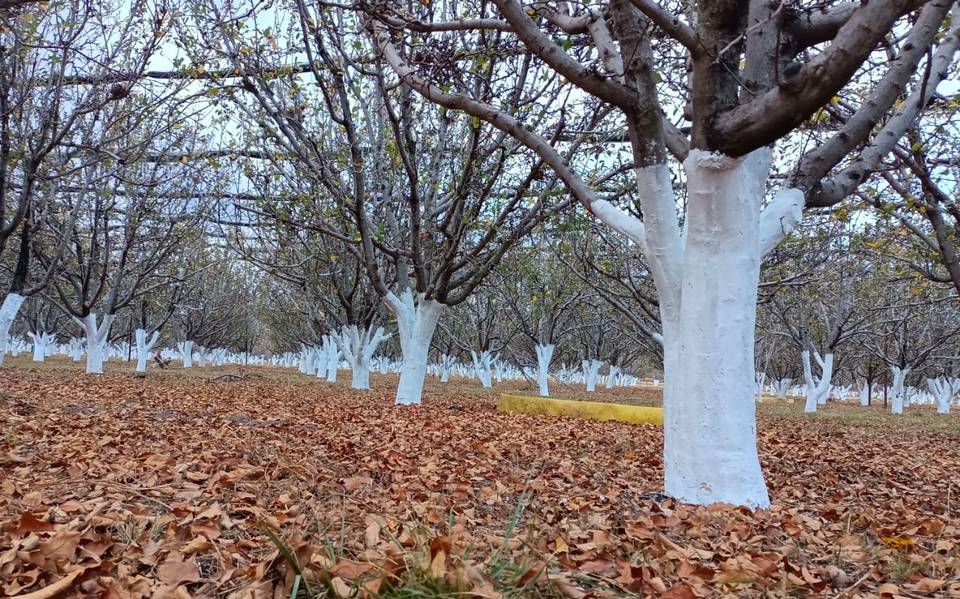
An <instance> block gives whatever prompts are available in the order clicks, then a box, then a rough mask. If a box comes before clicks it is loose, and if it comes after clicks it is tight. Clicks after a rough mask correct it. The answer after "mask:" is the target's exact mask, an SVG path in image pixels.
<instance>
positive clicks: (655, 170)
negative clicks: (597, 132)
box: [590, 148, 804, 507]
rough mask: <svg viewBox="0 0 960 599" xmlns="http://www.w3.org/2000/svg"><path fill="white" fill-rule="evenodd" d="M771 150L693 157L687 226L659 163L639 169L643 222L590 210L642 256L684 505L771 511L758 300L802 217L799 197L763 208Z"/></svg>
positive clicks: (668, 476) (673, 481)
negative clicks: (655, 307) (767, 265)
mask: <svg viewBox="0 0 960 599" xmlns="http://www.w3.org/2000/svg"><path fill="white" fill-rule="evenodd" d="M771 155H772V152H771V150H770V149H769V148H761V149H759V150H755V151H753V152H751V153H750V154H748V155H747V156H745V157H742V158H731V157H728V156H722V155H719V154H714V153H709V152H704V151H701V150H692V151H690V153H689V154H688V156H687V158H686V160H684V164H683V166H684V170H685V171H686V175H687V210H686V218H685V220H684V226H685V231H681V230H680V226H679V223H678V219H677V216H676V209H677V199H676V197H675V196H674V194H673V189H672V183H671V178H672V177H671V172H670V168H669V167H668V166H667V165H655V166H648V167H643V168H640V169H638V170H637V184H638V188H639V194H640V202H641V205H642V208H643V213H644V220H643V222H641V221H640V220H639V219H637V218H635V217H633V216H631V215H629V214H627V213H625V212H623V211H621V210H619V209H617V208H616V207H614V206H613V205H612V204H610V203H609V202H607V201H605V200H597V201H594V202H593V203H592V204H591V206H590V208H591V212H593V213H594V214H595V215H596V216H597V217H599V218H600V219H601V220H602V221H603V222H604V223H605V224H607V225H608V226H610V227H611V228H613V229H615V230H617V231H619V232H621V233H623V234H625V235H627V236H628V237H629V238H630V239H631V240H633V241H634V243H636V244H637V245H638V246H639V247H640V249H641V250H642V251H643V253H644V255H645V256H646V257H647V258H648V261H649V263H650V269H651V274H652V275H653V279H654V282H655V283H656V287H657V294H658V296H659V303H660V317H661V318H660V320H661V322H662V327H663V330H662V336H663V353H664V379H665V381H664V390H663V394H664V399H663V408H664V450H663V461H664V490H665V492H666V493H667V494H669V495H672V496H673V497H676V498H678V499H680V500H681V501H686V502H689V503H697V504H709V503H713V502H718V501H720V502H726V503H732V504H736V505H749V506H757V507H767V506H769V504H770V500H769V496H768V494H767V489H766V484H765V483H764V480H763V473H762V472H761V470H760V460H759V458H758V456H757V439H756V436H757V435H756V433H757V429H756V402H755V401H754V398H753V395H754V378H753V375H754V341H755V330H754V329H755V324H756V296H757V285H758V283H759V278H760V262H761V258H762V256H763V254H765V253H766V252H768V251H770V250H772V249H773V248H774V247H776V246H777V244H778V243H779V242H780V241H781V240H782V239H783V237H784V236H785V235H786V234H787V233H788V232H789V231H790V230H791V229H792V228H793V227H794V226H796V224H797V223H799V222H800V220H801V219H802V209H803V204H804V196H803V192H801V191H800V190H798V189H793V188H784V189H781V190H780V191H778V192H777V194H776V195H775V196H774V197H773V199H772V201H771V202H770V203H769V205H767V206H766V207H765V208H763V210H761V208H760V207H761V205H762V203H763V200H764V196H765V192H766V189H765V183H766V179H767V175H768V174H769V171H770V163H771Z"/></svg>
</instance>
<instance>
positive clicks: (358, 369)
mask: <svg viewBox="0 0 960 599" xmlns="http://www.w3.org/2000/svg"><path fill="white" fill-rule="evenodd" d="M386 339H389V335H385V334H384V332H383V327H378V328H377V329H376V331H374V330H372V329H364V330H361V329H360V327H358V326H357V325H355V324H354V325H350V326H346V327H343V330H341V331H340V334H339V335H338V336H336V337H335V340H336V341H337V342H338V343H339V345H340V348H341V349H342V350H343V356H344V358H345V359H346V360H347V361H348V362H350V368H351V380H350V388H351V389H369V388H370V362H371V361H372V360H373V355H374V354H375V353H376V352H377V347H379V345H380V343H381V342H383V341H384V340H386Z"/></svg>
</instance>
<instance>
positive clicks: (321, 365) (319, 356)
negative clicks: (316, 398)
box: [313, 340, 327, 380]
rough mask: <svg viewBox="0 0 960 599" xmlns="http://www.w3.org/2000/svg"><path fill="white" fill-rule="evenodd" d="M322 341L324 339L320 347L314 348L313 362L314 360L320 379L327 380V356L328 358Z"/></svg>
mask: <svg viewBox="0 0 960 599" xmlns="http://www.w3.org/2000/svg"><path fill="white" fill-rule="evenodd" d="M322 343H323V341H322V340H321V345H320V347H315V348H313V362H314V369H315V370H316V372H315V373H314V374H316V376H317V378H318V379H324V380H326V378H327V358H326V354H325V353H324V349H323V345H322Z"/></svg>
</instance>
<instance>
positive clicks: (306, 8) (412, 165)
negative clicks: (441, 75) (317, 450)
mask: <svg viewBox="0 0 960 599" xmlns="http://www.w3.org/2000/svg"><path fill="white" fill-rule="evenodd" d="M252 4H255V3H252ZM202 5H203V7H204V10H203V11H198V12H199V13H200V14H199V16H198V19H199V20H200V21H201V22H200V27H199V29H201V30H203V31H212V32H215V34H216V35H215V37H214V36H207V37H206V38H203V39H202V40H199V41H196V42H195V43H192V47H195V48H197V50H196V51H197V53H198V58H197V59H195V62H196V61H200V57H202V58H203V59H204V60H209V61H218V63H219V62H225V63H226V64H228V65H230V66H231V67H232V69H231V70H230V72H233V73H241V77H240V82H239V84H238V85H235V86H232V87H229V88H227V87H226V86H224V88H223V89H224V90H225V95H226V96H228V97H229V98H230V99H231V101H232V102H234V105H235V106H236V107H237V108H238V110H241V111H243V114H245V115H249V120H250V122H252V123H256V124H257V126H258V134H262V135H263V137H264V138H265V139H264V144H265V145H266V146H267V147H266V148H265V155H267V156H270V157H272V158H271V162H270V166H271V168H272V169H273V171H272V172H273V174H275V175H276V177H275V178H276V179H278V180H281V181H283V182H284V183H285V184H286V185H287V186H288V188H289V189H295V190H299V189H300V188H301V187H304V186H305V187H308V188H309V189H308V191H307V193H306V194H303V195H299V194H298V197H300V198H302V199H303V200H305V201H308V202H313V203H314V204H316V207H317V208H318V212H324V211H325V212H327V213H328V216H327V217H326V218H325V220H324V221H323V222H315V223H302V222H298V221H295V220H292V219H289V218H285V217H284V218H281V220H283V221H286V222H289V223H290V224H292V225H294V226H308V225H310V226H312V227H313V228H314V230H316V231H318V232H323V233H325V234H327V235H331V236H333V237H335V238H337V239H340V240H342V241H346V242H350V243H349V244H348V245H347V246H346V248H347V249H348V250H349V251H350V252H352V253H353V254H354V255H355V256H356V257H357V258H359V259H360V260H362V263H363V264H364V265H365V268H366V272H367V276H368V277H369V279H370V281H371V283H372V285H373V288H374V289H375V290H376V292H377V294H378V295H379V296H380V297H381V298H382V300H383V302H384V303H385V304H386V306H387V307H388V308H389V309H390V311H391V312H392V313H393V314H394V316H395V317H396V319H397V327H398V338H399V343H400V347H401V354H402V360H401V369H400V382H399V384H398V387H397V394H396V401H397V403H399V404H417V403H420V401H421V397H422V393H423V382H424V377H425V374H426V369H427V359H428V355H429V349H430V345H431V342H432V339H433V336H434V332H435V330H436V326H437V323H438V321H439V319H440V316H441V314H442V312H443V311H444V309H445V308H446V307H449V306H455V305H457V304H459V303H461V302H463V301H465V300H466V299H467V298H468V297H469V296H470V294H471V293H473V291H474V290H475V289H477V287H478V286H479V285H481V284H482V283H483V281H484V279H485V278H486V277H487V275H488V274H489V273H490V272H492V271H493V269H494V268H495V267H496V266H497V264H499V262H500V261H501V260H502V259H503V257H504V255H505V254H506V253H507V252H508V251H509V250H510V248H512V247H514V246H515V245H516V244H517V243H518V242H519V240H521V239H523V238H524V237H525V236H526V235H528V234H529V233H531V232H532V231H534V230H535V229H536V228H537V227H538V226H539V225H540V224H541V223H543V222H544V221H545V220H547V219H548V218H550V217H551V216H553V215H556V214H558V213H560V212H562V211H563V210H565V209H566V208H567V207H569V206H570V205H571V203H572V200H571V199H569V198H559V196H560V195H561V192H560V189H559V186H558V179H557V176H556V175H551V174H548V173H545V172H544V166H545V163H544V161H543V160H542V158H539V157H538V156H536V154H535V153H534V152H532V151H531V150H529V149H528V148H526V147H524V146H523V145H522V144H519V143H516V142H515V141H512V140H510V138H509V136H508V135H507V134H505V133H503V132H498V131H496V130H495V129H494V128H492V127H490V126H488V125H486V124H485V123H483V122H482V121H481V120H479V119H477V118H472V117H469V116H466V115H462V114H459V113H454V112H452V111H446V110H443V109H439V110H438V109H437V107H436V106H434V105H433V104H431V103H429V102H427V101H424V100H423V99H421V98H419V97H418V96H417V95H416V94H415V93H414V92H413V91H412V90H411V89H410V88H408V87H406V86H399V87H398V86H396V85H394V84H393V82H392V81H389V80H388V73H387V72H385V71H384V70H383V69H382V68H377V67H376V66H374V67H370V68H368V67H367V66H366V65H364V64H363V63H364V61H365V58H366V56H367V55H368V54H369V51H370V48H369V44H368V43H366V42H365V40H364V39H363V38H362V37H353V38H348V37H347V36H345V35H343V31H344V30H345V29H351V28H357V27H359V26H360V21H359V20H358V16H357V15H355V14H353V13H352V12H350V11H346V12H345V11H342V10H328V8H326V7H324V6H323V5H322V3H320V4H316V5H314V4H313V3H311V2H306V1H301V0H297V1H295V2H294V3H293V7H294V9H295V13H294V15H293V19H294V21H293V22H294V23H295V26H294V27H293V28H292V31H293V33H292V34H291V35H289V36H286V35H281V34H280V33H278V32H277V31H274V30H273V29H272V28H271V29H270V31H268V32H267V33H268V34H269V35H268V36H267V38H268V39H267V40H266V41H267V43H264V40H263V37H264V34H263V32H262V31H258V30H256V29H255V28H252V27H247V26H246V24H244V25H241V26H237V25H236V23H237V21H238V20H240V21H242V22H244V23H246V21H245V19H246V18H247V15H248V12H247V11H246V10H244V9H243V8H241V7H232V8H233V10H232V12H230V13H227V12H226V11H225V10H224V8H223V7H222V6H220V3H217V2H204V3H202ZM301 54H305V55H306V56H307V58H308V61H307V65H308V68H307V69H306V70H305V71H301V70H300V69H298V68H293V67H291V63H292V62H293V61H294V59H293V58H291V56H300V55H301ZM499 68H500V61H499V59H497V58H496V57H491V58H490V59H489V60H486V61H485V62H484V64H483V65H482V66H476V68H474V69H472V70H470V71H468V72H464V74H463V75H464V77H465V78H468V79H469V80H470V85H471V86H473V87H474V88H476V89H478V90H481V89H485V90H486V91H483V93H484V94H486V95H491V96H492V95H493V94H494V93H497V92H499V91H500V90H494V89H493V88H491V86H490V84H489V82H490V81H491V80H492V76H493V74H494V73H495V72H496V71H497V69H499ZM301 75H303V77H304V78H305V80H304V79H301V77H300V76H301ZM307 82H309V85H307ZM549 84H550V82H549V81H548V82H546V84H544V85H545V86H546V87H549ZM521 87H522V86H521ZM559 93H560V92H559V90H557V89H553V90H550V91H548V92H547V97H548V98H552V99H554V100H557V99H558V94H559ZM501 100H502V101H503V102H505V103H507V104H508V105H511V106H514V107H515V108H516V110H518V111H519V110H522V111H524V112H530V111H531V109H532V107H531V106H529V105H528V103H527V102H526V99H525V98H524V97H523V96H522V95H520V94H519V89H518V90H517V91H516V92H513V93H506V94H503V95H502V96H501ZM548 104H550V103H549V102H548ZM559 110H560V109H559V107H551V108H550V112H551V113H556V112H558V111H559ZM543 118H544V119H545V116H544V117H543ZM577 124H578V125H582V126H589V125H590V122H589V120H588V121H585V122H583V123H579V122H578V123H577ZM565 128H566V125H565V124H564V123H562V122H561V123H558V124H556V126H555V133H556V134H557V135H561V134H563V133H564V131H565ZM577 147H578V144H573V146H572V147H571V148H570V149H568V150H567V151H565V154H567V155H568V156H571V157H572V156H573V155H575V154H576V151H577ZM305 179H309V183H310V184H309V185H304V182H305ZM555 199H556V200H557V201H554V200H555ZM281 216H282V215H281ZM385 266H386V267H385Z"/></svg>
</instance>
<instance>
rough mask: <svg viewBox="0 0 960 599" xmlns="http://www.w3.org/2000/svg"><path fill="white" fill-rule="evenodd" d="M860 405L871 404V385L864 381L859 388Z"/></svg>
mask: <svg viewBox="0 0 960 599" xmlns="http://www.w3.org/2000/svg"><path fill="white" fill-rule="evenodd" d="M858 393H859V398H860V405H861V406H863V407H864V408H865V407H867V406H869V405H870V385H868V384H866V383H864V384H862V385H860V390H859V392H858Z"/></svg>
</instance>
